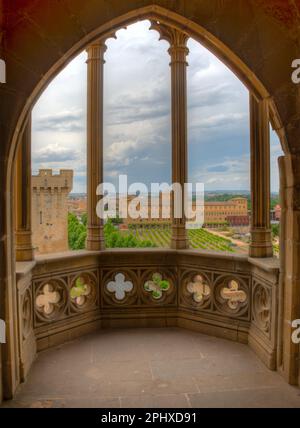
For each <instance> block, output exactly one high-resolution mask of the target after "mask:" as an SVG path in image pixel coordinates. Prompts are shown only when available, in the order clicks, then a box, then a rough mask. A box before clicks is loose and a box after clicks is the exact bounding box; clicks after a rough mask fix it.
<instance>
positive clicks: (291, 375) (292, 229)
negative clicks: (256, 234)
mask: <svg viewBox="0 0 300 428" xmlns="http://www.w3.org/2000/svg"><path fill="white" fill-rule="evenodd" d="M279 165H280V186H281V189H280V194H281V203H282V208H283V211H282V217H281V221H280V229H281V231H280V241H281V242H280V251H281V253H280V259H281V263H280V265H281V272H280V273H281V277H282V278H281V287H282V293H281V301H280V306H281V307H280V309H281V311H280V314H279V317H280V319H279V322H280V321H281V323H280V331H281V332H282V333H281V334H282V343H280V347H281V357H282V358H281V361H280V362H281V363H282V367H281V369H282V371H283V375H284V377H285V378H286V380H287V381H288V382H289V383H291V384H293V385H298V384H299V385H300V345H299V344H297V343H293V340H292V334H293V332H294V331H295V330H296V328H295V327H293V326H292V323H293V321H294V320H297V319H299V318H300V316H299V315H300V154H295V155H286V156H282V157H280V158H279ZM281 318H282V320H281Z"/></svg>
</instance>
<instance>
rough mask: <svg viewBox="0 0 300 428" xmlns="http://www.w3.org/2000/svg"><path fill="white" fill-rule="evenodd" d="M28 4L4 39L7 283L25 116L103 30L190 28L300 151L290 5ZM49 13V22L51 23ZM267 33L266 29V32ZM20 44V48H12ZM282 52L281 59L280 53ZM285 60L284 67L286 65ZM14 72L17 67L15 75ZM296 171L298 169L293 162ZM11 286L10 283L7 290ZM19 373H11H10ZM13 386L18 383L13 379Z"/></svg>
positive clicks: (286, 145)
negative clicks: (155, 25) (143, 23)
mask: <svg viewBox="0 0 300 428" xmlns="http://www.w3.org/2000/svg"><path fill="white" fill-rule="evenodd" d="M27 3H28V4H26V2H25V6H24V9H23V10H21V11H20V15H19V18H18V19H20V20H23V24H24V25H23V27H22V30H21V31H20V34H19V35H16V34H15V33H14V30H13V27H14V25H16V22H14V23H13V25H12V28H10V27H9V26H8V27H7V29H6V32H7V38H8V41H7V43H6V45H5V46H4V55H5V54H7V57H8V67H7V75H8V77H7V79H8V86H7V88H8V90H7V91H5V92H4V102H5V101H7V102H8V106H7V111H6V112H3V113H2V114H1V121H2V122H4V121H5V120H7V123H6V125H5V126H4V125H3V124H2V129H3V131H4V140H3V141H4V144H3V149H4V156H3V157H4V158H5V159H6V160H5V164H4V168H3V170H2V172H1V177H0V178H1V181H2V184H3V188H5V195H3V196H2V197H1V200H0V202H1V204H3V207H5V219H3V220H2V224H1V225H0V232H1V234H3V236H4V247H3V251H4V254H6V255H7V263H6V269H5V270H6V272H4V273H3V277H4V278H6V280H7V278H10V280H9V281H7V282H11V281H12V278H13V274H14V257H13V233H12V232H13V230H12V222H11V218H12V216H11V213H12V200H11V195H12V177H13V175H14V174H13V166H14V161H15V154H16V148H17V144H18V141H19V137H20V135H21V134H22V132H23V130H24V126H25V123H26V118H27V116H28V114H29V112H30V109H31V108H32V106H33V105H34V103H35V102H36V100H37V99H38V97H39V95H40V94H41V92H42V91H43V90H44V89H45V88H46V86H47V84H48V83H50V81H51V80H52V79H53V78H54V77H55V76H56V75H57V74H58V73H59V71H60V70H61V69H62V68H63V67H64V66H65V65H66V64H67V63H68V62H69V61H70V60H71V59H72V58H74V57H75V56H76V55H77V54H78V53H79V52H80V51H81V50H82V49H83V48H84V47H85V46H86V45H87V44H89V43H90V42H92V41H93V40H95V39H97V38H98V37H99V36H101V35H104V34H106V33H108V32H111V31H115V30H117V29H119V28H122V27H123V26H126V25H128V24H130V23H133V22H135V21H137V20H142V19H147V18H154V19H157V20H161V21H162V22H167V23H169V24H172V25H173V26H175V27H177V28H178V29H181V30H184V31H186V32H188V33H189V34H190V36H191V37H193V38H194V39H196V40H198V41H199V42H201V43H202V44H203V45H204V46H205V47H207V48H208V49H209V50H210V51H211V52H212V53H214V54H215V55H216V56H217V57H219V59H220V60H221V61H222V62H224V63H225V64H226V65H227V66H229V68H230V69H231V70H232V71H233V72H234V73H235V74H236V75H237V76H238V77H239V78H240V80H241V81H243V82H244V83H245V85H246V86H247V87H248V89H249V90H250V91H251V92H252V93H253V94H254V95H255V97H256V98H258V99H261V98H268V99H269V101H270V105H271V119H272V123H273V126H274V128H275V129H276V131H277V132H278V135H279V137H280V141H281V144H282V147H283V150H284V152H285V153H286V154H288V153H295V152H296V151H297V138H296V137H297V135H298V133H299V129H300V124H299V120H298V118H299V108H300V107H299V106H300V103H299V102H298V101H299V94H297V91H296V88H295V85H293V84H292V83H291V81H290V79H289V77H290V75H289V72H290V69H289V67H290V64H291V62H292V60H293V59H294V57H296V55H297V53H296V52H297V35H295V28H294V25H295V24H294V23H293V22H292V21H291V20H288V19H287V13H285V12H286V11H284V10H279V9H280V8H281V6H280V7H279V6H278V7H277V9H276V8H275V9H274V7H275V6H273V7H272V5H271V4H274V5H275V3H276V2H273V1H272V2H271V1H270V2H268V3H269V6H268V7H267V8H266V6H265V5H264V2H262V1H260V0H252V1H250V2H248V3H247V5H245V2H244V1H243V0H239V1H234V2H233V1H230V2H224V1H223V0H214V1H211V0H206V1H203V2H201V4H199V2H196V1H189V2H178V1H176V2H169V1H167V0H157V1H156V4H153V2H152V1H150V0H149V1H142V0H137V1H130V2H126V4H124V2H122V3H121V2H115V1H111V2H106V4H104V5H101V6H100V5H99V3H98V2H96V1H94V2H89V4H88V5H86V6H83V5H82V2H74V4H73V5H72V10H69V9H68V7H67V6H66V4H64V2H60V3H55V5H53V3H52V5H50V2H49V5H50V6H49V10H48V11H47V13H44V15H45V16H43V13H42V12H41V9H40V7H39V6H38V5H37V4H33V5H32V6H30V5H29V3H30V2H27ZM183 3H185V4H183ZM61 8H63V9H61ZM87 8H88V9H87ZM288 16H290V15H289V14H288ZM45 17H46V19H47V20H48V22H45ZM56 20H58V23H56ZM64 20H65V23H66V26H65V28H62V29H59V28H58V26H59V24H60V23H61V22H64ZM230 24H231V25H230ZM233 27H234V28H233ZM266 29H267V30H268V31H266ZM56 30H57V33H58V35H57V34H56V32H55V31H56ZM264 32H265V33H268V34H266V35H264V34H265V33H264ZM18 37H19V39H18ZM21 39H23V40H25V44H26V41H27V43H28V44H30V43H32V44H33V46H34V47H35V48H36V49H35V50H34V52H35V53H34V54H33V57H31V56H30V54H29V51H28V49H24V52H25V53H23V54H21V52H22V48H20V49H19V44H20V40H21ZM274 39H275V40H276V41H277V42H278V43H277V46H274V45H276V43H274ZM14 47H16V50H17V52H16V54H14V53H13V52H14ZM43 48H44V50H43ZM45 48H48V49H45ZM45 50H46V51H47V52H45ZM278 51H279V52H280V55H278V56H279V57H280V58H277V56H276V55H277V53H278ZM26 53H27V54H28V57H27V58H26ZM18 54H19V55H20V56H18ZM34 55H35V56H34ZM282 63H284V66H285V68H282V67H283V66H282ZM275 70H276V72H275ZM12 71H14V74H13V76H12V78H10V73H11V72H12ZM26 78H28V81H27V80H26ZM11 88H12V90H13V92H15V93H16V92H18V90H21V92H20V95H19V96H17V95H16V94H15V93H14V94H13V95H12V93H11V91H10V89H11ZM297 103H298V105H297ZM291 174H292V175H293V176H294V174H295V171H294V168H293V170H292V171H291ZM1 229H3V230H1ZM10 285H11V284H10ZM10 288H12V287H9V284H8V285H7V289H8V290H9V289H10ZM8 298H9V299H13V298H14V297H13V294H11V295H10V293H8ZM11 304H13V303H12V301H11ZM13 330H14V327H12V329H11V331H10V333H9V336H10V337H13ZM9 353H12V351H10V352H9ZM14 377H15V376H12V375H10V378H11V379H13V378H14ZM10 383H11V384H13V383H14V381H13V380H12V381H11V382H10ZM9 388H10V389H11V390H13V386H12V385H11V386H10V387H9Z"/></svg>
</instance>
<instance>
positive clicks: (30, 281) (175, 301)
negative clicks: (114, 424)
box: [7, 249, 300, 407]
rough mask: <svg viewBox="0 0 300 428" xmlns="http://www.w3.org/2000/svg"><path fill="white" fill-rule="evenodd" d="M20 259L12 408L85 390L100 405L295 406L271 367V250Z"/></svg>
mask: <svg viewBox="0 0 300 428" xmlns="http://www.w3.org/2000/svg"><path fill="white" fill-rule="evenodd" d="M17 268H18V271H17V290H18V302H19V306H18V308H19V309H18V311H19V313H18V323H19V331H20V338H19V340H20V343H21V350H20V360H21V373H22V380H25V379H27V378H28V380H27V382H26V383H25V384H24V385H23V386H22V387H21V389H20V390H19V393H18V394H17V396H16V398H15V401H11V402H8V404H7V405H8V406H14V405H18V406H41V407H43V406H48V405H49V406H55V407H56V406H58V407H61V406H69V405H75V406H76V405H78V404H79V401H80V400H81V398H80V397H81V396H82V395H84V397H85V399H84V401H83V402H81V405H95V406H101V405H103V406H105V407H108V406H113V407H114V406H119V405H122V406H135V407H136V406H139V405H140V406H142V405H143V404H145V403H146V402H147V403H148V404H149V403H150V404H152V405H153V406H160V405H161V406H166V405H168V403H169V405H171V403H172V406H174V405H178V406H186V405H191V406H200V407H201V406H202V405H203V406H207V405H208V404H210V405H222V403H223V404H224V405H226V406H231V405H232V406H233V405H236V404H239V403H240V404H241V405H249V406H256V405H258V401H259V399H258V397H262V398H263V397H266V396H268V397H269V398H268V400H267V401H265V399H264V401H262V402H263V403H264V404H266V403H268V404H270V406H273V405H274V406H277V405H278V403H279V401H278V400H283V401H282V403H281V404H282V405H293V406H295V405H299V406H300V399H299V396H297V393H296V391H298V390H297V389H296V390H295V389H293V388H292V387H290V386H287V385H286V384H285V383H284V381H283V380H282V379H281V377H280V376H279V374H278V373H272V372H271V371H270V370H269V369H271V370H275V369H276V368H277V353H278V348H279V345H280V344H279V343H278V340H277V329H278V328H277V323H278V315H277V312H278V310H277V300H278V281H279V268H278V261H277V260H275V259H264V260H260V259H251V258H248V257H247V256H240V255H239V256H237V255H232V254H227V253H223V254H217V253H211V252H206V251H203V252H201V253H200V252H198V251H196V250H159V249H147V250H144V249H143V250H142V249H140V250H136V249H132V250H128V249H126V250H125V249H124V250H105V251H102V252H91V251H78V252H67V253H57V254H52V255H47V256H38V257H36V260H35V261H34V262H23V263H18V264H17ZM141 327H148V328H147V329H146V328H145V329H141ZM226 339H228V340H226ZM246 345H249V346H246ZM50 348H51V349H50ZM250 348H251V349H252V350H251V349H250ZM42 351H43V352H42ZM253 351H254V352H253ZM36 352H37V353H38V358H37V361H36V362H34V360H35V358H36ZM255 354H256V355H255ZM170 361H171V362H172V361H173V362H174V364H172V363H171V362H170ZM33 362H34V364H33ZM225 362H226V364H225ZM32 364H33V368H32V371H31V373H30V374H29V376H28V373H29V369H30V367H31V365H32ZM66 376H68V379H69V381H68V385H65V383H64V381H63V379H64V378H65V377H66ZM177 378H178V379H179V378H180V379H181V380H180V382H177V381H176V379H177ZM99 388H100V389H99ZM74 390H76V391H77V392H76V393H74V392H73V391H74ZM225 391H226V392H227V391H232V392H231V394H230V396H229V397H228V394H227V393H225ZM254 391H255V393H254ZM298 392H299V391H298ZM70 395H71V396H72V398H71V399H70V398H67V396H69V397H70ZM149 396H150V398H149ZM160 399H161V402H159V400H160ZM85 400H86V401H85ZM149 400H150V401H149ZM168 400H169V401H168ZM297 400H298V401H297Z"/></svg>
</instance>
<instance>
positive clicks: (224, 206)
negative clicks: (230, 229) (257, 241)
mask: <svg viewBox="0 0 300 428" xmlns="http://www.w3.org/2000/svg"><path fill="white" fill-rule="evenodd" d="M242 218H243V221H242V223H243V224H245V222H246V223H247V224H249V217H248V201H247V199H246V198H233V199H231V200H229V201H220V202H205V204H204V223H205V224H213V223H225V222H229V223H230V224H231V223H234V224H235V223H236V222H237V224H239V219H240V220H241V219H242Z"/></svg>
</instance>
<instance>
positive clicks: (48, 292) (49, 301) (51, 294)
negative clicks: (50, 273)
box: [36, 284, 61, 315]
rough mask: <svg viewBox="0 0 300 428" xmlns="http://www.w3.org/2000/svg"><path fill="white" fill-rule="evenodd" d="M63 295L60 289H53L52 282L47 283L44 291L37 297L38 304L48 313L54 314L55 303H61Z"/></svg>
mask: <svg viewBox="0 0 300 428" xmlns="http://www.w3.org/2000/svg"><path fill="white" fill-rule="evenodd" d="M60 299H61V296H60V294H59V292H58V291H54V290H53V286H52V285H51V284H45V285H44V287H43V292H42V294H40V295H39V296H38V297H37V298H36V306H37V307H38V308H39V309H42V310H43V312H44V313H45V314H46V315H50V314H52V312H53V311H54V309H55V305H56V304H57V303H59V301H60Z"/></svg>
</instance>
